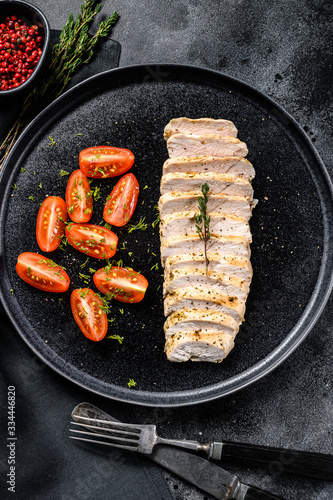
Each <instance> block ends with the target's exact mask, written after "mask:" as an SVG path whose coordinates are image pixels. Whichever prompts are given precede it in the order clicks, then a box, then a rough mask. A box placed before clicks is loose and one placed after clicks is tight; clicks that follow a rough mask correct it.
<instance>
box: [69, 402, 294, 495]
mask: <svg viewBox="0 0 333 500" xmlns="http://www.w3.org/2000/svg"><path fill="white" fill-rule="evenodd" d="M72 417H73V419H74V420H83V419H85V421H86V423H82V426H83V427H86V428H89V429H90V430H91V432H87V433H86V434H85V436H89V438H88V437H82V438H81V437H80V436H79V437H78V436H71V437H74V438H76V439H79V440H83V441H88V442H94V443H99V444H105V445H108V446H113V444H111V443H110V442H109V441H105V440H104V439H105V434H104V432H103V429H104V426H105V422H106V423H107V424H108V425H109V424H110V423H112V424H114V423H120V422H118V420H116V419H114V418H113V417H111V415H108V414H107V413H105V412H103V411H102V410H100V409H99V408H97V407H96V406H93V405H91V404H89V403H81V404H80V405H78V406H76V407H75V408H74V410H73V412H72ZM88 421H90V422H93V424H88V425H89V427H88V426H87V422H88ZM94 424H96V425H94ZM125 425H128V424H125ZM130 425H133V424H130ZM101 430H102V432H100V431H101ZM105 430H106V431H107V432H109V430H108V429H105ZM115 430H116V431H117V430H119V427H118V428H115ZM97 431H98V432H97ZM80 432H82V431H80ZM130 432H132V431H130ZM98 434H102V436H103V440H102V441H101V440H99V439H90V438H91V437H93V438H95V437H97V435H98ZM126 439H127V438H126ZM124 446H126V448H125V449H128V448H127V446H128V445H127V444H125V445H124ZM116 447H118V446H117V445H116ZM119 447H120V446H119ZM131 449H132V448H131ZM146 456H147V458H149V459H151V460H153V461H154V462H156V463H158V464H159V465H161V466H162V467H164V468H166V469H168V470H169V471H171V472H173V473H175V474H177V475H178V476H180V477H181V478H183V479H185V480H187V481H188V482H190V483H191V484H193V485H195V486H197V487H198V488H200V489H201V490H203V491H205V492H206V493H210V494H211V495H213V496H214V497H215V498H217V499H218V500H285V499H283V498H282V497H279V496H276V495H273V494H272V493H269V492H267V491H264V490H261V489H259V488H256V487H254V486H250V485H247V484H244V483H241V482H240V480H239V479H238V477H237V476H235V475H233V474H231V473H229V472H228V471H226V470H224V469H222V468H221V467H218V466H217V465H215V464H214V463H212V462H209V461H208V460H205V459H204V458H201V457H199V456H197V455H194V454H192V453H188V452H187V451H184V450H181V449H178V448H174V447H173V446H170V445H163V444H159V446H157V447H156V448H155V449H154V450H153V452H152V453H151V454H146Z"/></svg>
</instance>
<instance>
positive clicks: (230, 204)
mask: <svg viewBox="0 0 333 500" xmlns="http://www.w3.org/2000/svg"><path fill="white" fill-rule="evenodd" d="M252 206H253V205H252V204H251V203H249V201H248V200H247V199H246V198H244V197H242V196H228V195H225V194H210V195H209V197H208V203H207V213H208V215H209V214H210V213H212V212H217V213H222V214H230V215H236V216H238V217H242V218H243V219H245V220H249V219H250V217H251V214H252ZM158 208H159V212H160V217H161V218H163V217H165V216H166V215H170V214H173V213H175V212H191V211H195V210H198V193H193V192H189V193H177V192H173V193H166V194H163V195H162V196H161V197H160V199H159V202H158Z"/></svg>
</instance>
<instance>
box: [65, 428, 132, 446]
mask: <svg viewBox="0 0 333 500" xmlns="http://www.w3.org/2000/svg"><path fill="white" fill-rule="evenodd" d="M69 431H70V432H76V433H77V434H84V435H86V436H92V437H101V438H105V439H107V440H108V441H109V442H110V444H111V443H115V446H117V444H118V443H120V444H121V443H125V445H128V446H131V447H132V448H137V447H138V446H139V444H138V441H137V440H134V439H127V438H124V437H118V436H110V435H108V434H99V433H98V432H94V433H92V432H88V431H80V430H78V429H69ZM99 442H100V441H99Z"/></svg>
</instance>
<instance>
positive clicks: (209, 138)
mask: <svg viewBox="0 0 333 500" xmlns="http://www.w3.org/2000/svg"><path fill="white" fill-rule="evenodd" d="M167 148H168V153H169V156H170V158H175V157H177V156H192V157H196V156H220V157H223V156H240V157H243V156H246V155H247V153H248V149H247V147H246V144H245V142H242V141H240V140H239V139H236V137H219V136H217V135H202V136H200V135H186V134H174V135H172V136H171V137H169V139H168V140H167Z"/></svg>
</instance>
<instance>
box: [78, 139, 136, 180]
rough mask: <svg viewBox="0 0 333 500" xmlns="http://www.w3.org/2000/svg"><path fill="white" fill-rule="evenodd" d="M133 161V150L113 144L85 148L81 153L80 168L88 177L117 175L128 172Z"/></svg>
mask: <svg viewBox="0 0 333 500" xmlns="http://www.w3.org/2000/svg"><path fill="white" fill-rule="evenodd" d="M133 163H134V154H133V153H132V151H130V150H129V149H124V148H115V147H112V146H96V147H92V148H87V149H83V151H81V153H80V155H79V165H80V169H81V170H82V172H83V173H84V174H85V175H86V176H87V177H96V178H99V177H104V178H105V177H115V176H117V175H121V174H124V173H125V172H127V170H129V169H130V168H131V166H132V165H133Z"/></svg>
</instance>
